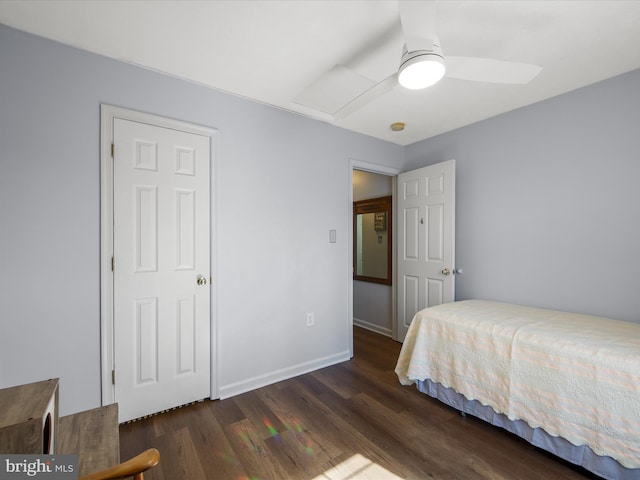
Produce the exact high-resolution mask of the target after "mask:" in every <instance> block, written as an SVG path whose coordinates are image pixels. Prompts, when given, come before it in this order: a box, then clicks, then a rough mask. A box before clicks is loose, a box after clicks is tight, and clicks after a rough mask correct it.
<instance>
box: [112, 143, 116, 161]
mask: <svg viewBox="0 0 640 480" xmlns="http://www.w3.org/2000/svg"><path fill="white" fill-rule="evenodd" d="M115 154H116V146H115V144H113V143H112V144H111V158H113V157H114V156H115Z"/></svg>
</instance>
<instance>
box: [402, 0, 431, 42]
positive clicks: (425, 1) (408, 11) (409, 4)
mask: <svg viewBox="0 0 640 480" xmlns="http://www.w3.org/2000/svg"><path fill="white" fill-rule="evenodd" d="M398 8H399V10H400V23H402V31H403V32H404V37H405V43H406V45H407V50H408V51H410V52H413V51H415V50H424V49H425V41H427V42H433V41H434V40H437V38H438V37H437V35H436V2H435V0H400V1H398ZM428 45H429V43H427V46H426V48H427V49H428V48H429V46H428Z"/></svg>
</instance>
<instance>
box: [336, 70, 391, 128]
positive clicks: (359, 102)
mask: <svg viewBox="0 0 640 480" xmlns="http://www.w3.org/2000/svg"><path fill="white" fill-rule="evenodd" d="M397 84H398V74H397V73H394V74H393V75H391V76H389V77H387V78H385V79H384V80H382V81H381V82H379V83H377V84H376V85H374V86H373V87H371V88H370V89H368V90H366V91H365V92H363V93H361V94H360V95H358V96H357V97H356V98H354V99H353V100H351V101H350V102H349V103H347V104H346V105H344V106H343V107H342V108H341V109H340V110H338V111H337V112H335V113H334V114H333V118H334V119H335V120H339V119H341V118H345V117H347V116H349V115H351V114H352V113H353V112H355V111H356V110H359V109H361V108H362V107H364V106H365V105H367V104H368V103H370V102H372V101H373V100H375V99H376V98H378V97H380V96H381V95H384V94H385V93H387V92H388V91H390V90H391V89H393V87H395V86H396V85H397Z"/></svg>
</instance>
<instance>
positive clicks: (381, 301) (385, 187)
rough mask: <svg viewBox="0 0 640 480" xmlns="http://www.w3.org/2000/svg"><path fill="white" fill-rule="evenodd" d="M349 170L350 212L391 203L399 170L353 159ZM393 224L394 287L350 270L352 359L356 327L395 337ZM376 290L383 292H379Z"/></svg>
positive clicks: (351, 234) (351, 253)
mask: <svg viewBox="0 0 640 480" xmlns="http://www.w3.org/2000/svg"><path fill="white" fill-rule="evenodd" d="M350 167H351V168H350V169H349V176H350V178H349V184H350V185H351V189H350V196H349V197H350V198H349V210H350V211H351V212H352V218H351V222H352V224H353V222H354V218H355V217H353V202H355V201H358V200H365V199H366V198H375V197H383V196H390V197H391V199H392V200H391V201H392V202H393V199H394V197H395V194H396V180H395V177H396V175H398V173H400V171H399V170H398V169H395V168H390V167H386V166H382V165H377V164H373V163H368V162H362V161H357V160H351V162H350ZM391 219H392V220H391V222H392V224H391V225H389V227H390V228H389V230H390V231H391V232H392V238H391V245H392V249H391V250H392V251H391V258H392V262H391V285H387V284H384V283H372V282H364V281H360V280H355V279H354V278H353V274H354V271H353V268H350V269H349V273H350V277H349V286H350V287H351V288H350V292H349V318H350V319H351V321H350V322H349V345H350V348H351V356H353V326H354V325H358V326H360V327H363V328H366V329H368V330H371V331H374V332H376V333H380V334H382V335H385V336H388V337H392V338H393V337H394V331H395V323H396V322H395V318H396V313H395V312H396V293H395V271H396V269H395V256H396V247H395V239H394V238H393V237H395V223H396V220H395V216H394V215H391ZM349 245H354V232H353V229H349ZM349 265H350V266H353V265H354V249H353V248H350V249H349ZM376 290H382V291H381V292H380V291H376Z"/></svg>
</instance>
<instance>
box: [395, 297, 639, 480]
mask: <svg viewBox="0 0 640 480" xmlns="http://www.w3.org/2000/svg"><path fill="white" fill-rule="evenodd" d="M395 371H396V374H397V375H398V378H399V380H400V382H401V383H402V384H404V385H411V384H414V383H415V384H416V385H417V388H418V389H419V390H420V391H421V392H423V393H426V394H427V395H429V396H432V397H434V398H438V399H439V400H441V401H443V402H444V403H446V404H448V405H451V406H452V407H455V408H457V409H458V410H460V411H461V412H464V413H468V414H471V415H474V416H476V417H479V418H481V419H483V420H485V421H488V422H490V423H492V424H493V425H497V426H500V427H502V428H504V429H506V430H508V431H510V432H512V433H514V434H516V435H518V436H520V437H521V438H524V439H525V440H527V441H528V442H530V443H532V444H533V445H535V446H537V447H540V448H542V449H544V450H546V451H549V452H551V453H553V454H555V455H557V456H559V457H561V458H563V459H565V460H567V461H569V462H571V463H574V464H576V465H579V466H582V467H584V468H585V469H587V470H589V471H591V472H593V473H595V474H597V475H599V476H601V477H603V478H607V479H612V480H613V479H615V480H639V479H640V323H632V322H623V321H618V320H611V319H606V318H600V317H593V316H589V315H580V314H574V313H565V312H558V311H554V310H544V309H539V308H532V307H523V306H518V305H511V304H505V303H498V302H491V301H485V300H466V301H460V302H453V303H448V304H443V305H438V306H436V307H430V308H426V309H424V310H422V311H420V312H418V313H417V314H416V315H415V317H414V318H413V320H412V322H411V325H410V327H409V331H408V333H407V336H406V338H405V341H404V343H403V345H402V349H401V351H400V356H399V358H398V363H397V365H396V370H395Z"/></svg>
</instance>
